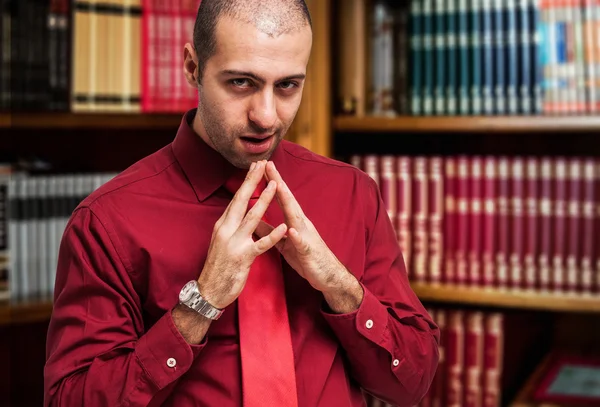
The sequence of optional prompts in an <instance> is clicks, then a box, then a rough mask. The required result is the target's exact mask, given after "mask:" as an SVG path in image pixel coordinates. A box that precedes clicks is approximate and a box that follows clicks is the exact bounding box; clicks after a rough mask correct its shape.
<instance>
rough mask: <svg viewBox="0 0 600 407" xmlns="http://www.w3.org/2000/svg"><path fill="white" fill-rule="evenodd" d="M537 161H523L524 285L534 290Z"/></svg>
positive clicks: (535, 281) (537, 200)
mask: <svg viewBox="0 0 600 407" xmlns="http://www.w3.org/2000/svg"><path fill="white" fill-rule="evenodd" d="M538 205H539V163H538V160H537V158H535V157H529V158H527V161H526V163H525V208H524V212H523V216H524V218H525V221H524V223H525V231H524V235H525V253H524V256H525V257H524V263H525V264H524V267H525V270H524V274H525V278H524V286H525V288H526V289H528V290H534V289H535V287H536V285H537V275H538V272H537V258H538V246H539V245H538V236H539V211H538Z"/></svg>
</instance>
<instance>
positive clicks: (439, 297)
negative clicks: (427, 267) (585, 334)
mask: <svg viewBox="0 0 600 407" xmlns="http://www.w3.org/2000/svg"><path fill="white" fill-rule="evenodd" d="M412 288H413V290H414V291H415V293H416V294H417V296H418V297H419V298H420V299H421V301H431V302H443V303H456V304H467V305H480V306H489V307H499V308H518V309H537V310H545V311H558V312H582V313H600V295H595V296H583V295H567V294H565V295H558V294H542V293H537V292H526V291H511V290H499V289H492V288H468V287H456V286H446V285H439V286H436V285H427V284H418V283H413V284H412Z"/></svg>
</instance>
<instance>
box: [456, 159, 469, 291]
mask: <svg viewBox="0 0 600 407" xmlns="http://www.w3.org/2000/svg"><path fill="white" fill-rule="evenodd" d="M469 162H470V158H469V157H466V156H460V157H458V177H457V191H456V192H457V193H456V231H455V232H454V233H453V236H454V239H455V240H456V246H455V251H454V253H455V257H454V261H455V262H456V263H455V264H456V278H455V282H456V283H457V284H459V285H465V284H467V282H468V277H469V276H468V270H469V263H468V256H469V232H470V230H469V212H470V211H469V197H470V193H469V174H470V168H469Z"/></svg>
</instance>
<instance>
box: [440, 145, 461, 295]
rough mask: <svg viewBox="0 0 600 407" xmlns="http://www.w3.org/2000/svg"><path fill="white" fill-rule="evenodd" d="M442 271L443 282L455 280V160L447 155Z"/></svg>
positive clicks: (456, 181)
mask: <svg viewBox="0 0 600 407" xmlns="http://www.w3.org/2000/svg"><path fill="white" fill-rule="evenodd" d="M444 167H445V168H444V169H445V171H444V271H443V277H442V280H443V282H444V283H447V284H453V283H455V282H456V262H455V252H456V237H457V233H456V230H457V222H456V219H457V213H456V199H457V195H456V194H457V184H458V180H457V174H458V173H457V171H458V169H457V160H456V158H455V157H448V158H446V160H445V165H444Z"/></svg>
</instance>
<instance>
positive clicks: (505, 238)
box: [496, 157, 511, 288]
mask: <svg viewBox="0 0 600 407" xmlns="http://www.w3.org/2000/svg"><path fill="white" fill-rule="evenodd" d="M496 194H497V195H496V196H497V200H496V203H497V206H496V216H497V218H496V219H497V222H496V227H497V228H498V235H497V241H496V284H497V286H498V287H500V288H506V287H507V285H508V272H509V265H508V256H509V254H510V238H511V236H510V217H509V216H510V206H509V202H510V201H509V199H510V161H509V159H508V158H507V157H500V158H499V159H498V183H497V189H496Z"/></svg>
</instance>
